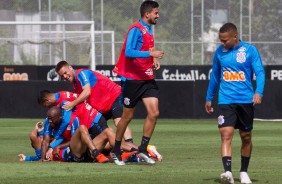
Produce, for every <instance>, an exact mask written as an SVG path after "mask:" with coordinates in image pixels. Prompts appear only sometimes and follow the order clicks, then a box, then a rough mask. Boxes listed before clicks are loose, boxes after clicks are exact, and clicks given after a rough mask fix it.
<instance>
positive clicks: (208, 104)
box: [205, 102, 213, 114]
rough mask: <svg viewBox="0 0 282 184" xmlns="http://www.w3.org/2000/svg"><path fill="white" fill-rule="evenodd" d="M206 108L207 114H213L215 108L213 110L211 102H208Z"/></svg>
mask: <svg viewBox="0 0 282 184" xmlns="http://www.w3.org/2000/svg"><path fill="white" fill-rule="evenodd" d="M205 108H206V112H207V113H208V114H211V113H213V108H212V103H211V102H206V104H205Z"/></svg>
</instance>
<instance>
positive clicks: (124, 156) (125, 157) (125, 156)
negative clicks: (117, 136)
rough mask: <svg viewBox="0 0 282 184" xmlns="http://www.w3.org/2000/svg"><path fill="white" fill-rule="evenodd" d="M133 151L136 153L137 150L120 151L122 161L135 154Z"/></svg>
mask: <svg viewBox="0 0 282 184" xmlns="http://www.w3.org/2000/svg"><path fill="white" fill-rule="evenodd" d="M135 153H137V151H131V152H129V151H124V152H122V154H121V159H122V160H123V161H127V160H128V158H129V157H130V156H131V155H133V154H135Z"/></svg>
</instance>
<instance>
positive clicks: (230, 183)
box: [220, 171, 234, 184]
mask: <svg viewBox="0 0 282 184" xmlns="http://www.w3.org/2000/svg"><path fill="white" fill-rule="evenodd" d="M220 180H221V183H224V184H234V178H233V175H232V173H231V172H230V171H226V172H224V173H222V174H221V175H220Z"/></svg>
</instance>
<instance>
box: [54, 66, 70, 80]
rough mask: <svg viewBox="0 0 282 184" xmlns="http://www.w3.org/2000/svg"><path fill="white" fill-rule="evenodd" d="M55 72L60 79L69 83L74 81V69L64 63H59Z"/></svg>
mask: <svg viewBox="0 0 282 184" xmlns="http://www.w3.org/2000/svg"><path fill="white" fill-rule="evenodd" d="M55 70H56V72H57V73H58V74H59V75H60V77H61V78H62V79H64V80H67V81H69V82H73V81H74V69H73V67H72V66H71V65H69V64H68V62H66V61H60V62H59V63H58V64H57V66H56V68H55Z"/></svg>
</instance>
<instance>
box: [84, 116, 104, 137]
mask: <svg viewBox="0 0 282 184" xmlns="http://www.w3.org/2000/svg"><path fill="white" fill-rule="evenodd" d="M106 128H108V124H107V120H106V119H105V118H104V117H103V116H101V118H100V119H99V121H98V123H95V124H94V125H93V126H92V127H91V128H89V130H88V132H89V135H90V137H91V138H92V139H94V138H95V137H96V136H97V135H99V134H100V133H101V132H103V131H104V130H105V129H106Z"/></svg>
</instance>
